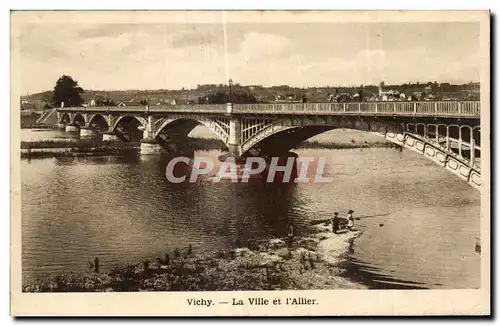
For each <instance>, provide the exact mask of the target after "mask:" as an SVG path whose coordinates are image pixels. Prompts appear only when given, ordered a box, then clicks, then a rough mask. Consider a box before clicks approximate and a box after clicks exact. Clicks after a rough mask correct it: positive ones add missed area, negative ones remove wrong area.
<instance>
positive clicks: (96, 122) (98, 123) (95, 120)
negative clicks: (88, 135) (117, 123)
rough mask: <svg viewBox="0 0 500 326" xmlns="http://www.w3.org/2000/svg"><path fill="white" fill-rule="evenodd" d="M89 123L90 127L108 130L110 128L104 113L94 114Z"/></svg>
mask: <svg viewBox="0 0 500 326" xmlns="http://www.w3.org/2000/svg"><path fill="white" fill-rule="evenodd" d="M88 125H89V127H90V128H93V129H98V130H101V131H106V130H108V129H109V123H108V120H107V119H106V117H105V116H103V115H102V114H93V115H91V116H90V118H89V122H88Z"/></svg>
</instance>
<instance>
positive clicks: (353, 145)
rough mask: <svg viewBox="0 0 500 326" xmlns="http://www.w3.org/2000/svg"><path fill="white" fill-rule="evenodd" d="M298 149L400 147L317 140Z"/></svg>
mask: <svg viewBox="0 0 500 326" xmlns="http://www.w3.org/2000/svg"><path fill="white" fill-rule="evenodd" d="M297 148H304V149H314V148H318V149H355V148H399V145H397V144H395V143H393V142H389V141H370V142H368V141H365V142H356V141H354V140H353V141H351V142H350V143H339V142H320V141H317V140H312V141H304V142H302V143H300V144H299V146H297Z"/></svg>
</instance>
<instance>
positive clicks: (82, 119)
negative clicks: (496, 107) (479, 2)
mask: <svg viewBox="0 0 500 326" xmlns="http://www.w3.org/2000/svg"><path fill="white" fill-rule="evenodd" d="M489 51H490V13H489V12H488V11H365V12H363V11H338V12H336V11H12V12H11V89H12V90H11V126H12V127H11V130H12V136H11V156H12V158H11V202H12V216H11V226H12V229H11V257H12V258H11V314H12V315H14V316H360V315H363V316H380V315H385V316H395V315H489V314H490V144H489V138H490V102H489V98H490V94H489V90H490V67H489V61H490V53H489Z"/></svg>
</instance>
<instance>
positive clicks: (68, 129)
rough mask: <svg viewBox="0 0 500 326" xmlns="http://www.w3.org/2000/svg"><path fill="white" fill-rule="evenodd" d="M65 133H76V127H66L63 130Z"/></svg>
mask: <svg viewBox="0 0 500 326" xmlns="http://www.w3.org/2000/svg"><path fill="white" fill-rule="evenodd" d="M64 130H65V131H66V132H78V131H79V130H78V127H77V126H74V125H66V127H65V129H64Z"/></svg>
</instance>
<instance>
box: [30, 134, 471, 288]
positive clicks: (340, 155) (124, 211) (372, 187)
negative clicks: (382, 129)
mask: <svg viewBox="0 0 500 326" xmlns="http://www.w3.org/2000/svg"><path fill="white" fill-rule="evenodd" d="M204 135H205V134H204V131H199V135H198V136H202V137H203V136H204ZM65 136H67V134H65V133H62V132H58V131H33V130H23V131H22V134H21V138H22V140H25V141H32V140H41V139H53V138H57V137H65ZM371 137H375V138H374V139H372V138H371ZM318 139H319V140H333V141H339V140H341V141H348V142H349V141H350V142H352V141H353V140H354V141H357V142H364V141H371V140H380V139H379V138H377V137H376V136H373V135H370V134H368V133H360V132H355V131H332V132H329V133H327V134H324V135H321V136H320V137H318ZM295 152H296V153H297V154H298V155H299V156H313V157H325V158H326V161H327V166H326V173H328V174H329V175H332V176H333V178H334V181H333V182H332V183H328V184H321V185H318V184H296V185H295V184H292V185H269V184H267V185H266V184H262V183H261V182H259V181H257V180H255V181H253V182H250V183H248V184H238V185H233V184H231V183H227V182H223V183H220V184H214V183H211V182H207V181H206V180H201V182H199V183H197V184H169V183H168V182H167V181H166V179H165V165H166V160H167V159H168V157H165V156H148V157H145V156H142V157H141V156H139V155H137V156H131V157H122V156H104V157H71V158H68V157H64V158H48V159H32V160H24V159H23V160H22V161H21V169H22V178H21V179H22V180H21V181H22V238H23V241H22V251H23V253H22V264H23V282H27V281H29V280H32V279H35V278H44V277H48V276H51V275H54V274H56V273H60V272H64V271H85V270H87V268H88V261H91V260H93V258H94V257H96V256H99V258H100V261H101V265H102V268H103V269H111V268H113V267H114V266H116V265H118V264H121V263H125V262H133V263H136V262H137V261H140V260H142V259H155V258H156V257H160V256H163V254H164V253H165V252H166V251H172V250H173V249H174V248H176V247H178V248H183V247H187V246H188V245H189V244H191V245H192V246H193V251H194V252H196V251H201V250H208V249H215V248H225V247H227V246H228V245H229V246H230V245H234V244H235V243H236V242H237V241H238V240H242V241H244V240H246V239H255V238H261V239H262V238H272V237H276V236H284V235H285V234H286V232H287V230H288V226H289V225H290V224H293V225H295V226H296V229H297V233H298V234H299V235H300V234H305V233H307V232H308V225H309V221H310V220H312V219H321V218H328V217H331V215H332V213H333V212H334V211H339V212H341V213H345V212H346V211H347V210H348V209H353V210H354V211H355V212H354V216H355V217H356V216H359V217H361V218H360V219H359V220H358V221H355V223H356V227H357V228H358V229H360V230H362V231H363V235H362V236H361V237H359V238H357V239H356V240H355V242H354V243H353V246H352V248H351V250H350V252H349V254H348V262H347V264H346V266H344V267H345V270H346V272H345V273H344V276H345V277H347V278H349V279H351V280H354V281H355V282H360V283H363V284H366V285H368V286H370V287H373V288H406V287H415V288H476V287H479V283H480V256H479V255H478V254H477V253H476V252H475V251H474V245H475V238H476V237H477V236H478V235H479V221H480V219H479V212H480V195H479V192H478V191H477V190H474V189H473V188H471V187H470V186H469V185H467V183H465V182H463V181H461V180H459V179H458V178H457V177H456V176H454V175H452V174H451V173H449V172H447V171H446V170H444V169H442V168H440V167H439V166H437V165H435V164H434V163H432V162H431V161H429V160H427V159H425V158H424V157H422V156H421V155H419V154H417V153H414V152H411V151H409V150H403V151H399V150H395V149H385V148H370V149H349V150H329V149H300V150H295ZM220 154H221V152H219V151H215V150H212V151H196V152H195V155H205V156H206V155H208V156H211V157H213V158H214V159H215V158H217V156H218V155H220ZM373 215H376V216H373ZM363 216H372V217H366V218H362V217H363Z"/></svg>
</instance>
